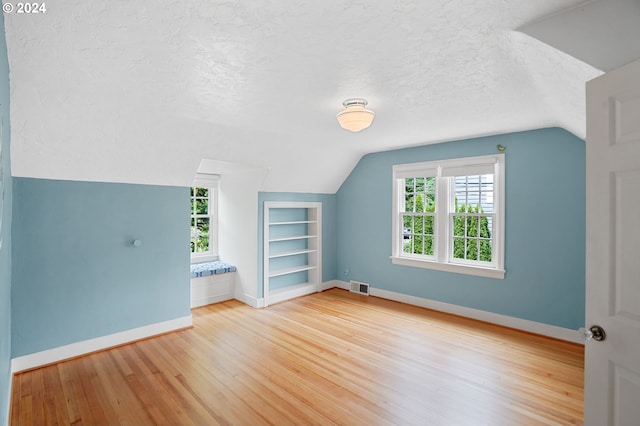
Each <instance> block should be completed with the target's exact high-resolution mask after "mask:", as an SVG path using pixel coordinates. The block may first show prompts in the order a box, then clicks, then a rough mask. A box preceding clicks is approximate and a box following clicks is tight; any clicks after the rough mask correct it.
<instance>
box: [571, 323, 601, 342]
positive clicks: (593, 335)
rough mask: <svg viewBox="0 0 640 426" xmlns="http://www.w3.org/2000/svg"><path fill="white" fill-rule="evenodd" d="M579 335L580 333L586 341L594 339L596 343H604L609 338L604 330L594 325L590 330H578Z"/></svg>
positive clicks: (581, 328) (582, 328)
mask: <svg viewBox="0 0 640 426" xmlns="http://www.w3.org/2000/svg"><path fill="white" fill-rule="evenodd" d="M578 333H580V335H581V336H582V337H583V338H584V340H591V339H593V340H595V341H596V342H602V341H603V340H604V339H606V338H607V333H605V332H604V329H603V328H602V327H600V326H599V325H592V326H591V327H589V329H586V328H584V327H580V329H578Z"/></svg>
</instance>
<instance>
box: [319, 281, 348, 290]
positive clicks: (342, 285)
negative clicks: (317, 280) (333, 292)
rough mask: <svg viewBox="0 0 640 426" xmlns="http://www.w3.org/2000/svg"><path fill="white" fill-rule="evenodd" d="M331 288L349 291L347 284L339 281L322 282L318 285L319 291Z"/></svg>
mask: <svg viewBox="0 0 640 426" xmlns="http://www.w3.org/2000/svg"><path fill="white" fill-rule="evenodd" d="M332 288H342V289H344V290H349V283H346V282H344V281H340V280H331V281H326V282H323V283H322V284H321V285H320V291H325V290H329V289H332Z"/></svg>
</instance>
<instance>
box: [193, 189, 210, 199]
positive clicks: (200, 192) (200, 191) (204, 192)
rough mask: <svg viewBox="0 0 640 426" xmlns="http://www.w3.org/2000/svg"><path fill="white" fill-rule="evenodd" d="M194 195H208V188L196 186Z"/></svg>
mask: <svg viewBox="0 0 640 426" xmlns="http://www.w3.org/2000/svg"><path fill="white" fill-rule="evenodd" d="M196 196H197V197H208V196H209V188H196Z"/></svg>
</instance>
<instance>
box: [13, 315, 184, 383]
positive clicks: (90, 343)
mask: <svg viewBox="0 0 640 426" xmlns="http://www.w3.org/2000/svg"><path fill="white" fill-rule="evenodd" d="M192 325H193V318H192V317H191V315H187V316H185V317H181V318H176V319H173V320H169V321H163V322H157V323H155V324H149V325H145V326H143V327H138V328H132V329H130V330H125V331H121V332H118V333H114V334H109V335H106V336H102V337H96V338H95V339H89V340H84V341H82V342H76V343H71V344H70V345H65V346H59V347H57V348H53V349H47V350H45V351H41V352H36V353H33V354H29V355H23V356H19V357H17V358H13V359H12V360H11V373H12V374H15V373H19V372H21V371H25V370H30V369H33V368H37V367H42V366H45V365H48V364H52V363H55V362H59V361H63V360H65V359H69V358H75V357H78V356H81V355H86V354H90V353H93V352H97V351H101V350H104V349H109V348H113V347H115V346H119V345H123V344H125V343H131V342H134V341H136V340H141V339H146V338H148V337H152V336H157V335H159V334H164V333H169V332H171V331H176V330H182V329H184V328H188V327H191V326H192Z"/></svg>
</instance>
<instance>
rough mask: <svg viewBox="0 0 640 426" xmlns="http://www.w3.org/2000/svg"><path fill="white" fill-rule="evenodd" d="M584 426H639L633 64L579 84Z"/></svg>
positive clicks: (639, 173) (638, 146)
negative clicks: (592, 333)
mask: <svg viewBox="0 0 640 426" xmlns="http://www.w3.org/2000/svg"><path fill="white" fill-rule="evenodd" d="M586 208H587V230H586V232H587V258H586V261H587V270H586V280H587V282H586V290H587V292H586V322H587V328H590V327H592V326H593V325H599V326H601V327H602V328H603V329H604V331H605V333H606V338H605V339H604V340H602V341H596V340H593V339H592V340H590V341H587V342H586V349H585V407H584V408H585V410H584V411H585V413H584V414H585V425H587V426H603V425H616V426H618V425H620V426H622V425H624V426H632V425H633V426H639V425H640V60H638V61H635V62H633V63H631V64H628V65H625V66H623V67H621V68H618V69H616V70H613V71H611V72H608V73H607V74H605V75H603V76H601V77H598V78H596V79H594V80H592V81H590V82H588V83H587V206H586Z"/></svg>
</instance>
